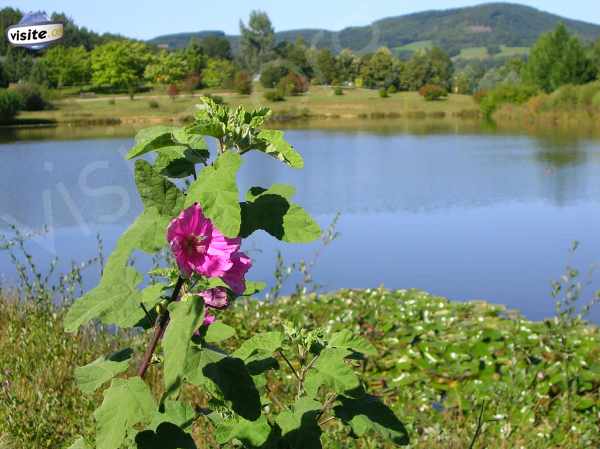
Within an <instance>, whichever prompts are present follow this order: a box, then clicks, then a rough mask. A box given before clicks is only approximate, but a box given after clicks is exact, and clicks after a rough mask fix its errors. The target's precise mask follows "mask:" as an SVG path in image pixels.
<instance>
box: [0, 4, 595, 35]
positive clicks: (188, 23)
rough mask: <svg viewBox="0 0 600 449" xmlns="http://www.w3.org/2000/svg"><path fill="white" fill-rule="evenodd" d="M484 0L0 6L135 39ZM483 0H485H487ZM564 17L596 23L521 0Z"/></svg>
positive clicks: (326, 24)
mask: <svg viewBox="0 0 600 449" xmlns="http://www.w3.org/2000/svg"><path fill="white" fill-rule="evenodd" d="M481 3H486V2H483V1H481V0H480V1H469V0H419V1H407V0H404V1H399V0H371V1H358V0H299V1H293V2H288V1H284V0H253V1H248V0H220V1H215V0H211V1H207V0H54V1H50V0H13V1H7V0H0V7H5V6H13V7H18V8H20V9H21V10H24V11H35V10H45V11H47V12H50V11H63V12H65V13H66V14H67V15H69V16H71V17H72V18H73V19H74V20H75V22H76V23H77V24H79V25H84V26H86V27H88V28H90V29H93V30H95V31H99V32H105V31H108V32H113V33H121V34H124V35H127V36H130V37H135V38H139V39H149V38H151V37H155V36H158V35H160V34H169V33H177V32H183V31H199V30H215V29H216V30H223V31H226V32H227V33H230V34H233V33H237V32H238V27H239V20H240V19H244V20H246V18H247V17H248V14H249V12H250V11H251V10H252V9H262V10H264V11H266V12H267V13H269V16H270V17H271V21H272V22H273V25H274V26H275V29H277V30H287V29H294V28H327V29H331V30H339V29H341V28H344V27H346V26H352V25H366V24H369V23H371V22H373V21H374V20H377V19H381V18H383V17H389V16H397V15H402V14H407V13H411V12H418V11H423V10H427V9H446V8H455V7H461V6H470V5H477V4H481ZM487 3H489V2H487ZM514 3H521V4H524V5H530V6H533V7H536V8H538V9H543V10H545V11H549V12H552V13H555V14H559V15H562V16H565V17H569V18H573V19H579V20H585V21H587V22H593V23H598V24H600V7H598V3H597V0H571V1H567V2H565V1H564V0H523V1H518V2H514Z"/></svg>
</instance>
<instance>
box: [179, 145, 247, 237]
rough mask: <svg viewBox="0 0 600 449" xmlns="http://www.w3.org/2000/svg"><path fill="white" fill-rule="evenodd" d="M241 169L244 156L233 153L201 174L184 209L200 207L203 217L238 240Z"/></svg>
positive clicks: (190, 190)
mask: <svg viewBox="0 0 600 449" xmlns="http://www.w3.org/2000/svg"><path fill="white" fill-rule="evenodd" d="M241 165H242V159H241V156H240V155H239V154H238V153H236V152H233V151H227V152H225V153H223V154H222V155H221V156H219V158H218V159H217V160H216V161H215V163H214V165H212V166H210V167H206V168H205V169H204V170H202V172H201V174H200V177H199V178H198V180H196V181H195V182H194V183H192V185H191V186H190V188H189V189H188V193H187V196H186V200H185V205H186V207H187V206H190V205H192V204H194V203H196V202H197V203H199V204H200V206H201V207H202V210H203V211H204V214H205V215H206V216H207V217H208V218H210V219H211V220H212V222H213V223H214V225H215V226H216V227H217V229H219V231H221V232H222V233H223V234H224V235H226V236H227V237H237V236H238V234H239V232H240V223H241V218H240V204H239V191H238V187H237V179H236V176H237V172H238V170H239V168H240V166H241Z"/></svg>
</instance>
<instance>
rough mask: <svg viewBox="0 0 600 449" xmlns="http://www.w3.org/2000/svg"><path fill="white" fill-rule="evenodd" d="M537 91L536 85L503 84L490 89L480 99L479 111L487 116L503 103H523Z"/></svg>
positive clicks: (490, 115) (489, 116)
mask: <svg viewBox="0 0 600 449" xmlns="http://www.w3.org/2000/svg"><path fill="white" fill-rule="evenodd" d="M537 93H538V89H537V87H533V86H528V85H524V84H503V85H500V86H498V87H497V88H495V89H493V90H491V91H490V92H489V93H488V94H487V95H486V96H485V97H483V99H482V100H481V103H480V105H479V106H480V107H481V111H482V112H483V114H484V115H485V117H487V118H491V117H492V114H493V113H494V112H496V110H497V109H498V108H499V107H500V106H501V105H503V104H506V103H512V104H523V103H525V102H526V101H527V100H529V99H530V98H531V97H533V96H535V95H536V94H537Z"/></svg>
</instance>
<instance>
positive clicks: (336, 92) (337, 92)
mask: <svg viewBox="0 0 600 449" xmlns="http://www.w3.org/2000/svg"><path fill="white" fill-rule="evenodd" d="M333 94H334V95H344V89H342V88H341V87H340V86H336V87H335V88H334V89H333Z"/></svg>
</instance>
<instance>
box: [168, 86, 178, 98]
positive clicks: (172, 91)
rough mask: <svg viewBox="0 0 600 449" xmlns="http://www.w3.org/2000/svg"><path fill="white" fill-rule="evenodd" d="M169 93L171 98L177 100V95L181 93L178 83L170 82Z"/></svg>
mask: <svg viewBox="0 0 600 449" xmlns="http://www.w3.org/2000/svg"><path fill="white" fill-rule="evenodd" d="M167 95H168V96H169V97H170V98H171V100H175V98H176V97H177V95H179V89H178V87H177V85H176V84H169V87H167Z"/></svg>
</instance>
